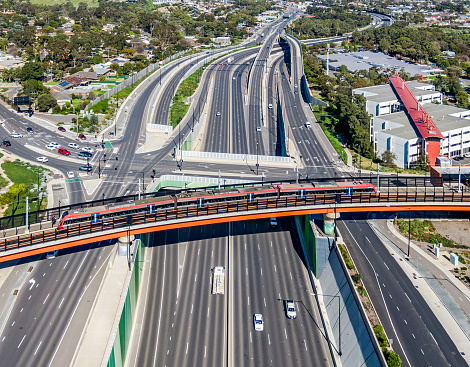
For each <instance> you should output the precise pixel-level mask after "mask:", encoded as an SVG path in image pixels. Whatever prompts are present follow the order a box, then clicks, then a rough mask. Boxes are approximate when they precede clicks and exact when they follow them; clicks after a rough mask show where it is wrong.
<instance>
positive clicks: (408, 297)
mask: <svg viewBox="0 0 470 367" xmlns="http://www.w3.org/2000/svg"><path fill="white" fill-rule="evenodd" d="M403 293H405V292H403ZM405 296H406V298H408V301H410V302H411V299H410V297H408V295H407V294H406V293H405Z"/></svg>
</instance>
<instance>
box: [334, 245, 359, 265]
mask: <svg viewBox="0 0 470 367" xmlns="http://www.w3.org/2000/svg"><path fill="white" fill-rule="evenodd" d="M338 248H339V250H340V252H341V256H342V257H343V259H344V262H345V263H346V266H347V268H348V269H349V270H356V268H355V266H354V264H353V263H352V261H351V259H350V258H349V252H348V251H347V250H346V248H345V247H344V246H343V245H340V244H338Z"/></svg>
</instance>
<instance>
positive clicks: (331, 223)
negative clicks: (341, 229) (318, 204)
mask: <svg viewBox="0 0 470 367" xmlns="http://www.w3.org/2000/svg"><path fill="white" fill-rule="evenodd" d="M338 218H339V213H325V214H323V232H324V233H325V234H326V235H327V236H334V235H335V219H338Z"/></svg>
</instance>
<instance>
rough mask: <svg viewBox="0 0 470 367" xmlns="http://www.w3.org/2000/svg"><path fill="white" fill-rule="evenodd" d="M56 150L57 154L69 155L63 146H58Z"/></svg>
mask: <svg viewBox="0 0 470 367" xmlns="http://www.w3.org/2000/svg"><path fill="white" fill-rule="evenodd" d="M58 152H59V154H63V155H70V152H69V151H68V150H67V149H65V148H59V150H58Z"/></svg>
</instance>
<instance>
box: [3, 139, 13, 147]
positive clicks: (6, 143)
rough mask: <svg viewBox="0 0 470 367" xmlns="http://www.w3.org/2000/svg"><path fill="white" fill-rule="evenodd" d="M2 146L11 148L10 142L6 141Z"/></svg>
mask: <svg viewBox="0 0 470 367" xmlns="http://www.w3.org/2000/svg"><path fill="white" fill-rule="evenodd" d="M2 144H3V145H5V146H6V147H9V146H11V143H10V140H4V141H2Z"/></svg>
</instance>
